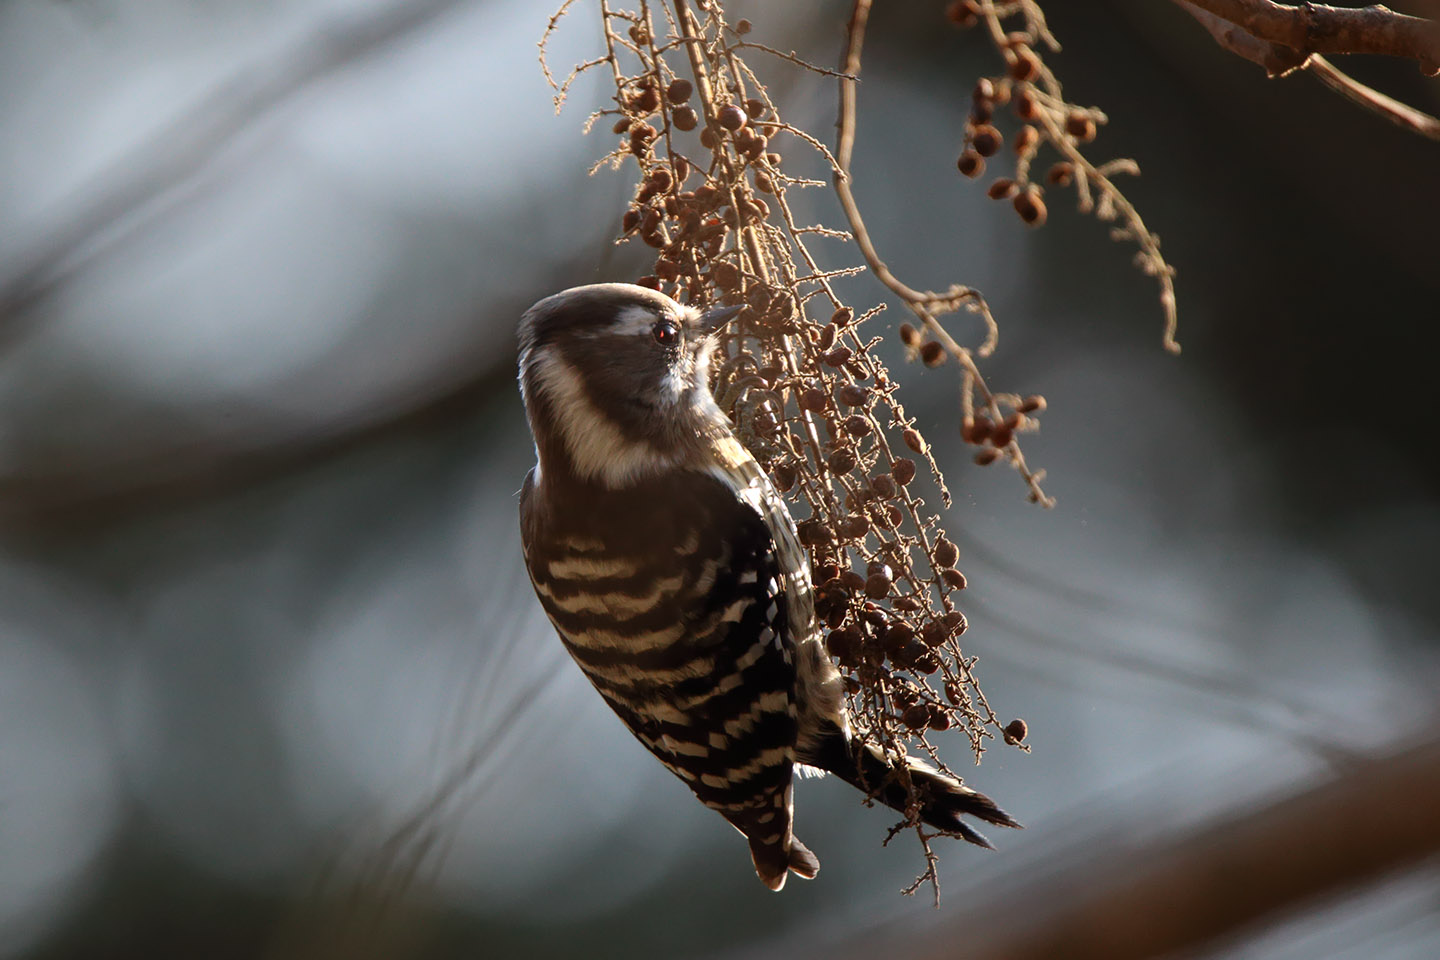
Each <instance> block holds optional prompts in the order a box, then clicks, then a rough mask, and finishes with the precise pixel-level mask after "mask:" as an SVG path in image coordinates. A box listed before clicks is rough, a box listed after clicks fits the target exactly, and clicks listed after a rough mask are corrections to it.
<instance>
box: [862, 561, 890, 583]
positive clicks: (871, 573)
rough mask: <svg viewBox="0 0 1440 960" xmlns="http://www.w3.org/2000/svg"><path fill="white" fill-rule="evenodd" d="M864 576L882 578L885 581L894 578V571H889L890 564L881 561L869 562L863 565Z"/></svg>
mask: <svg viewBox="0 0 1440 960" xmlns="http://www.w3.org/2000/svg"><path fill="white" fill-rule="evenodd" d="M865 576H867V577H884V578H885V579H886V580H893V579H894V578H895V571H894V570H891V569H890V564H888V563H886V562H885V561H883V560H871V561H870V562H869V563H867V564H865Z"/></svg>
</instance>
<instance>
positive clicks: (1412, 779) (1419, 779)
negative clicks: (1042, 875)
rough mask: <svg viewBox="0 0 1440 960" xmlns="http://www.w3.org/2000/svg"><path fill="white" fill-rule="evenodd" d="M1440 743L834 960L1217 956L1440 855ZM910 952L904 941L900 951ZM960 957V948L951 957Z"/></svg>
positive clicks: (1116, 854)
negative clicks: (1271, 924)
mask: <svg viewBox="0 0 1440 960" xmlns="http://www.w3.org/2000/svg"><path fill="white" fill-rule="evenodd" d="M1437 807H1440V731H1432V735H1431V737H1430V739H1428V740H1426V741H1424V742H1423V743H1421V744H1419V745H1418V746H1412V747H1411V748H1409V749H1406V750H1404V751H1402V752H1398V753H1394V754H1390V755H1388V756H1384V757H1380V758H1378V759H1374V760H1370V761H1366V762H1359V763H1356V764H1354V765H1353V766H1352V767H1350V768H1349V769H1348V770H1346V771H1344V772H1343V773H1342V775H1341V776H1340V777H1338V778H1337V779H1335V780H1332V781H1331V782H1329V783H1325V784H1323V785H1321V786H1318V787H1315V788H1313V789H1310V790H1308V791H1306V792H1304V793H1301V794H1298V795H1295V796H1292V797H1289V798H1287V799H1284V800H1281V801H1279V802H1277V803H1274V804H1272V805H1270V806H1267V807H1264V808H1262V809H1259V810H1257V811H1256V812H1254V813H1251V814H1249V815H1248V816H1244V817H1242V818H1241V819H1238V820H1228V821H1221V822H1216V823H1211V824H1210V825H1208V826H1206V827H1203V828H1201V829H1198V830H1196V831H1195V832H1193V833H1191V834H1189V835H1187V836H1184V837H1181V838H1179V839H1178V840H1174V841H1171V842H1170V843H1168V844H1166V845H1163V846H1160V845H1156V846H1153V847H1144V848H1142V847H1140V846H1138V845H1136V846H1133V847H1129V848H1125V849H1121V850H1118V851H1116V850H1111V851H1110V852H1109V855H1108V857H1104V858H1101V857H1099V856H1097V857H1096V858H1095V859H1093V860H1090V861H1089V862H1087V863H1086V864H1085V865H1084V866H1083V867H1081V868H1079V872H1078V873H1075V872H1072V873H1069V874H1067V875H1064V876H1061V877H1057V878H1054V879H1053V880H1051V881H1049V882H1045V881H1040V882H1036V883H1031V884H1027V885H1026V886H1025V887H1024V888H1023V890H1020V891H1017V892H1015V893H1014V894H1012V895H1011V896H1008V897H1005V898H1003V899H1002V900H1001V901H1000V902H998V903H990V904H986V905H984V906H983V907H981V908H979V909H973V910H966V911H958V912H957V913H955V914H954V915H953V916H952V918H951V919H950V920H948V921H947V922H945V923H943V924H941V925H939V926H938V927H936V928H932V929H931V930H928V931H925V932H923V933H920V934H914V933H910V934H903V933H900V932H899V931H895V930H891V931H888V932H885V933H882V934H877V935H876V937H875V939H874V940H873V941H872V940H870V939H869V938H866V939H865V940H864V941H863V942H859V943H858V945H855V946H853V948H852V949H848V950H844V951H839V952H831V953H830V954H829V956H831V957H832V958H833V960H846V958H852V957H853V958H857V960H858V958H860V957H870V956H875V955H876V949H877V943H878V942H879V941H881V940H883V942H884V944H885V949H884V951H883V952H884V953H886V954H889V955H895V956H907V957H914V958H920V960H943V958H952V957H959V956H974V957H985V958H987V960H1053V958H1056V957H1065V958H1067V960H1130V958H1136V960H1138V958H1142V957H1157V956H1168V955H1171V954H1173V953H1175V952H1178V951H1187V950H1202V949H1206V948H1213V947H1214V946H1215V945H1216V943H1217V942H1218V941H1221V940H1223V939H1224V938H1227V937H1232V936H1235V935H1237V934H1241V933H1243V932H1244V931H1245V929H1246V928H1247V927H1249V926H1251V925H1253V924H1257V923H1260V922H1263V921H1266V920H1272V921H1273V920H1274V919H1278V917H1279V916H1280V915H1282V914H1283V913H1284V912H1285V911H1288V910H1291V909H1293V908H1296V907H1299V906H1302V905H1304V904H1306V903H1307V902H1310V901H1312V900H1314V899H1316V898H1320V897H1324V896H1333V895H1337V894H1341V893H1344V892H1345V891H1348V890H1354V889H1355V888H1357V887H1360V886H1362V885H1364V884H1367V883H1370V882H1373V881H1375V880H1378V879H1380V878H1382V877H1384V876H1385V875H1387V874H1391V873H1394V872H1396V871H1399V870H1401V869H1403V868H1406V867H1413V866H1415V865H1418V864H1419V863H1421V862H1422V861H1424V860H1426V859H1429V858H1431V857H1434V856H1435V855H1437V854H1440V816H1436V810H1437ZM906 940H909V941H910V942H908V943H907V942H905V941H906ZM960 945H963V946H960Z"/></svg>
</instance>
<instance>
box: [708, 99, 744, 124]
mask: <svg viewBox="0 0 1440 960" xmlns="http://www.w3.org/2000/svg"><path fill="white" fill-rule="evenodd" d="M715 119H716V120H718V121H719V122H720V126H722V127H724V128H725V129H726V130H731V131H734V130H739V129H740V128H741V127H743V126H745V122H746V120H747V119H748V118H747V117H746V116H745V111H744V110H742V109H740V108H739V107H737V106H735V104H733V103H727V104H725V106H723V107H721V108H720V112H719V113H717V114H716V115H715Z"/></svg>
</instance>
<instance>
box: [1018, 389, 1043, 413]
mask: <svg viewBox="0 0 1440 960" xmlns="http://www.w3.org/2000/svg"><path fill="white" fill-rule="evenodd" d="M1020 412H1021V413H1044V412H1045V398H1044V397H1042V396H1040V394H1038V393H1034V394H1031V395H1030V396H1028V397H1026V398H1025V399H1024V400H1021V401H1020Z"/></svg>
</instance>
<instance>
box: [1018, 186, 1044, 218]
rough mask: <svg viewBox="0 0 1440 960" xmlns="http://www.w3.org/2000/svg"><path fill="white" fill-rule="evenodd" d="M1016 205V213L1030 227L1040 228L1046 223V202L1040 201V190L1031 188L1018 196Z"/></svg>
mask: <svg viewBox="0 0 1440 960" xmlns="http://www.w3.org/2000/svg"><path fill="white" fill-rule="evenodd" d="M1014 203H1015V212H1016V213H1018V214H1020V219H1021V220H1024V221H1025V222H1026V223H1027V224H1029V225H1030V226H1032V227H1038V226H1041V225H1042V224H1044V223H1045V201H1044V200H1041V199H1040V191H1039V190H1037V189H1035V188H1034V187H1031V188H1030V189H1028V190H1026V191H1025V192H1024V193H1021V194H1017V195H1016V197H1015V201H1014Z"/></svg>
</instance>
